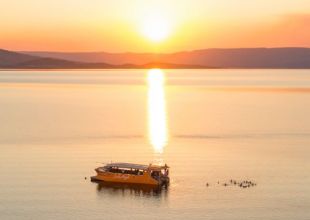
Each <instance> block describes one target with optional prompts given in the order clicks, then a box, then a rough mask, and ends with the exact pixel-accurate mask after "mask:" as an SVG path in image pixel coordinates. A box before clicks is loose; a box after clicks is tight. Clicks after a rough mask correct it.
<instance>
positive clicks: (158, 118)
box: [147, 69, 168, 162]
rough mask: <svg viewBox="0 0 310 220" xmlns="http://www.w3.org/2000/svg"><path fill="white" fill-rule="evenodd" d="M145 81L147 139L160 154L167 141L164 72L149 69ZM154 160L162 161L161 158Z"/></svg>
mask: <svg viewBox="0 0 310 220" xmlns="http://www.w3.org/2000/svg"><path fill="white" fill-rule="evenodd" d="M147 82H148V126H149V139H150V143H151V145H152V146H153V148H154V151H155V153H156V154H157V155H159V156H160V154H161V153H162V152H163V149H164V147H165V145H166V144H167V141H168V130H167V119H166V115H167V114H166V100H165V88H164V86H165V74H164V72H163V71H162V70H160V69H151V70H149V71H148V73H147ZM156 160H159V161H157V162H162V161H161V158H157V159H156Z"/></svg>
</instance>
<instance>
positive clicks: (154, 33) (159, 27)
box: [141, 14, 171, 42]
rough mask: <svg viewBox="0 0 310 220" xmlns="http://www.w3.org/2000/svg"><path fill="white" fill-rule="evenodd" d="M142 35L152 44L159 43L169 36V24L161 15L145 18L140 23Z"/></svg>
mask: <svg viewBox="0 0 310 220" xmlns="http://www.w3.org/2000/svg"><path fill="white" fill-rule="evenodd" d="M141 28H142V33H143V35H144V36H146V37H147V38H148V39H150V40H151V41H153V42H160V41H163V40H164V39H166V38H167V37H168V36H169V34H170V31H171V30H170V29H171V27H170V24H169V22H168V19H166V18H164V17H163V16H162V15H161V14H153V15H149V16H147V17H146V18H145V19H144V20H143V23H142V27H141Z"/></svg>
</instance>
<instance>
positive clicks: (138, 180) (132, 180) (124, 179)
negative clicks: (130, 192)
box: [91, 172, 162, 186]
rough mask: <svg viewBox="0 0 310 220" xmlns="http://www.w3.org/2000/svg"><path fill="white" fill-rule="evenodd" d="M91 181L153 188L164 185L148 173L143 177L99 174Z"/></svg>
mask: <svg viewBox="0 0 310 220" xmlns="http://www.w3.org/2000/svg"><path fill="white" fill-rule="evenodd" d="M91 180H92V181H105V182H115V183H129V184H144V185H153V186H158V185H161V184H162V182H161V181H157V180H155V179H154V178H152V177H151V176H150V175H149V174H148V173H146V172H145V173H144V174H143V175H131V174H123V173H110V172H102V173H97V176H93V177H91Z"/></svg>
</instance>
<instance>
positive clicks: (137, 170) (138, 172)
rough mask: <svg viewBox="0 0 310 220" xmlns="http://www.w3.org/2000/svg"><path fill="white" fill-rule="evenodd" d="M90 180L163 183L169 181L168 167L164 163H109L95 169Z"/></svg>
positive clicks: (149, 183) (148, 183)
mask: <svg viewBox="0 0 310 220" xmlns="http://www.w3.org/2000/svg"><path fill="white" fill-rule="evenodd" d="M95 171H96V172H97V176H93V177H91V180H92V181H104V182H115V183H130V184H147V185H154V186H155V185H157V186H158V185H164V184H167V183H169V167H168V166H167V164H165V165H154V164H149V165H142V164H132V163H109V164H106V165H104V166H102V167H98V168H96V169H95Z"/></svg>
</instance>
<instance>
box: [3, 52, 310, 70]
mask: <svg viewBox="0 0 310 220" xmlns="http://www.w3.org/2000/svg"><path fill="white" fill-rule="evenodd" d="M155 67H157V68H166V69H182V68H183V69H184V68H188V69H190V68H295V69H309V68H310V48H241V49H206V50H195V51H187V52H178V53H166V54H151V53H105V52H89V53H60V52H12V51H8V50H1V49H0V68H2V69H3V68H11V69H12V68H17V69H22V68H23V69H36V68H37V69H39V68H41V69H45V68H46V69H64V68H67V69H88V68H106V69H117V68H118V69H119V68H138V69H139V68H155Z"/></svg>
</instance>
